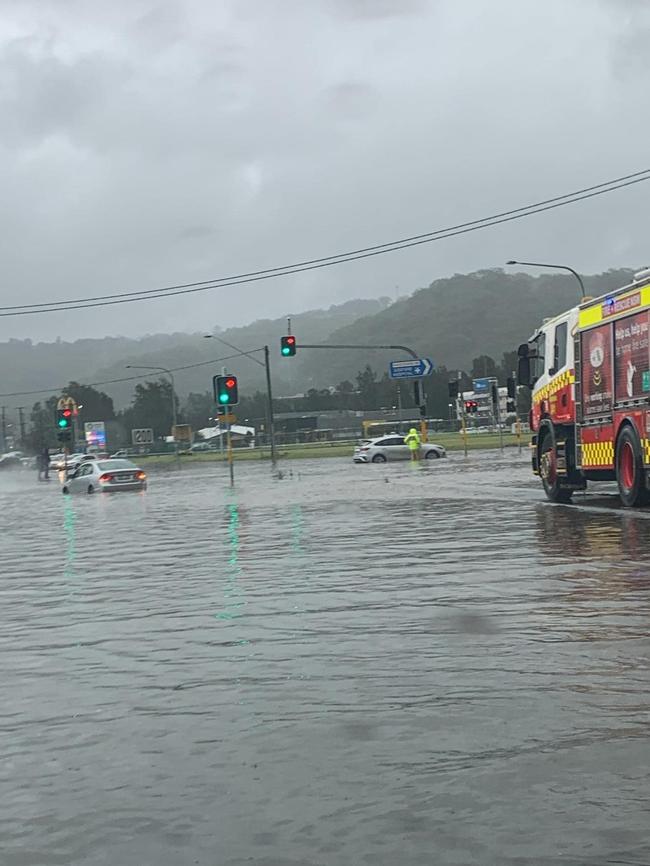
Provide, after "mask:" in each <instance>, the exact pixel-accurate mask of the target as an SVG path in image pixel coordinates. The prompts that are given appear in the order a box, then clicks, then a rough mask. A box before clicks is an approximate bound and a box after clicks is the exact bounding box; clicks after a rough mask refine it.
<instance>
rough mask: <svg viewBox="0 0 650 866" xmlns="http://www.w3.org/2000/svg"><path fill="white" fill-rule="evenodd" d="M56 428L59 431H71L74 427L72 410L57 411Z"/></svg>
mask: <svg viewBox="0 0 650 866" xmlns="http://www.w3.org/2000/svg"><path fill="white" fill-rule="evenodd" d="M56 426H57V429H58V430H69V429H70V428H71V427H72V409H68V408H67V407H66V408H65V409H57V410H56Z"/></svg>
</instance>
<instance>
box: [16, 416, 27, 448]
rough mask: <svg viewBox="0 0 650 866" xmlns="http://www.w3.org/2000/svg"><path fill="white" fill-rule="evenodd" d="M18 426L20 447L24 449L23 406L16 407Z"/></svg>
mask: <svg viewBox="0 0 650 866" xmlns="http://www.w3.org/2000/svg"><path fill="white" fill-rule="evenodd" d="M17 409H18V426H19V427H20V447H21V448H24V446H25V416H24V415H23V411H24V409H25V407H24V406H18V407H17Z"/></svg>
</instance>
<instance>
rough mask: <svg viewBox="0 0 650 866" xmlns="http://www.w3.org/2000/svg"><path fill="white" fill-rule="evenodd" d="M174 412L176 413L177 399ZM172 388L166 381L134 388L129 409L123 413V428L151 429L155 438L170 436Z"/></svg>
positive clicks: (162, 380) (148, 383) (147, 383)
mask: <svg viewBox="0 0 650 866" xmlns="http://www.w3.org/2000/svg"><path fill="white" fill-rule="evenodd" d="M174 399H175V401H176V411H177V412H178V398H177V397H176V396H175V397H174ZM172 417H173V416H172V386H171V382H170V381H169V380H168V379H163V378H161V379H159V380H158V381H157V382H145V384H144V385H140V384H138V385H136V386H135V395H134V397H133V402H132V404H131V406H130V408H129V409H127V410H126V411H125V412H124V413H123V423H124V426H125V428H126V429H127V430H128V429H133V428H137V427H151V428H153V433H154V437H155V438H163V437H164V436H170V435H171V428H172V423H173V422H172Z"/></svg>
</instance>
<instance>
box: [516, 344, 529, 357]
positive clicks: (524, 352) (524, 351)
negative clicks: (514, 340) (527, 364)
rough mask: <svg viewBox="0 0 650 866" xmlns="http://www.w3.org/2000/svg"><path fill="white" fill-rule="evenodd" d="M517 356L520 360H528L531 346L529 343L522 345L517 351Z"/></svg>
mask: <svg viewBox="0 0 650 866" xmlns="http://www.w3.org/2000/svg"><path fill="white" fill-rule="evenodd" d="M517 355H519V357H520V358H527V357H528V356H529V355H530V346H529V345H528V343H522V344H521V346H519V348H518V349H517Z"/></svg>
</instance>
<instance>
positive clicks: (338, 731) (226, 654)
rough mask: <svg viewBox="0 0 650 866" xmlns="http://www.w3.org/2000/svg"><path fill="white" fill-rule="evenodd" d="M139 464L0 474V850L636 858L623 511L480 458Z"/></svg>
mask: <svg viewBox="0 0 650 866" xmlns="http://www.w3.org/2000/svg"><path fill="white" fill-rule="evenodd" d="M375 470H377V471H375ZM150 481H151V483H150V486H149V492H148V494H147V497H146V501H145V500H144V499H143V498H142V497H140V496H133V497H131V496H128V495H123V496H116V497H115V498H113V497H105V498H102V497H78V498H76V497H73V498H68V497H62V496H61V495H60V493H58V491H56V490H55V489H52V490H45V491H44V490H42V489H41V488H42V487H44V486H45V485H41V486H40V487H39V489H37V490H32V489H29V490H21V491H20V492H19V494H17V493H16V492H13V493H12V495H11V498H9V494H8V493H7V492H2V491H0V507H3V515H4V517H5V520H4V526H3V530H4V531H3V555H4V559H5V563H6V566H7V569H6V573H5V574H4V576H3V580H2V581H1V582H0V607H1V609H2V611H3V629H2V630H0V653H1V654H2V656H1V658H0V662H1V663H2V670H3V684H2V693H1V695H0V697H2V700H1V701H0V735H2V736H3V758H4V761H3V763H2V764H1V765H0V834H1V836H2V840H3V845H2V848H3V851H2V857H1V858H0V862H1V863H2V866H19V864H20V866H50V864H55V863H62V864H63V863H64V864H75V866H77V864H80V866H108V864H111V866H113V864H119V866H148V864H152V863H155V864H156V866H194V864H197V863H198V864H214V863H218V864H219V866H243V864H253V866H272V864H273V866H280V864H281V866H306V864H310V866H320V864H327V866H350V864H372V866H395V864H396V863H399V864H401V866H416V864H418V866H420V864H423V866H424V864H427V866H429V864H431V863H436V864H443V866H446V864H456V866H467V864H481V866H485V864H495V866H496V864H499V866H502V864H506V866H508V864H510V866H514V864H530V866H537V864H570V866H585V864H587V863H589V864H590V866H605V864H611V863H614V862H619V863H623V862H625V863H644V862H649V857H648V856H647V855H648V854H649V853H650V852H648V837H647V812H646V810H645V805H644V803H645V798H646V794H647V791H646V787H647V780H646V773H645V769H644V768H645V760H646V757H647V752H648V743H647V719H648V711H649V709H650V695H649V681H648V672H649V671H650V641H649V639H648V634H649V629H650V606H649V599H650V587H649V584H648V579H647V576H646V574H647V571H648V568H647V566H648V556H650V550H649V548H648V545H647V543H646V536H647V532H648V530H649V529H650V522H649V521H648V520H647V519H642V518H640V517H639V518H637V517H635V516H634V515H633V514H632V515H630V514H622V513H621V512H618V511H611V512H606V511H604V510H603V509H600V510H599V509H594V508H592V509H590V508H589V505H588V502H589V501H588V499H587V500H585V502H587V507H580V506H575V507H572V508H567V507H555V506H551V505H548V504H546V503H544V502H543V501H542V500H541V496H540V495H539V490H538V487H537V486H533V485H532V484H531V483H530V475H529V467H528V465H527V462H525V461H523V460H522V461H520V462H519V463H517V459H516V457H515V458H513V457H512V456H511V455H509V454H505V455H504V456H501V455H499V454H498V453H496V454H492V455H485V456H481V455H471V456H470V457H469V458H468V459H467V460H466V461H465V460H461V459H459V460H455V458H454V456H453V455H452V456H451V457H450V458H449V459H448V460H447V461H437V462H436V463H435V464H434V465H432V466H431V467H428V466H427V467H425V469H423V470H418V471H413V469H412V467H410V466H409V465H408V464H407V465H403V466H400V465H396V466H392V465H388V466H387V467H374V466H367V467H366V466H363V467H355V466H352V465H351V464H350V463H349V462H348V461H338V460H329V461H323V462H322V463H318V462H315V463H312V462H305V463H302V464H301V465H300V479H299V481H298V479H297V474H296V477H291V476H290V475H289V474H288V473H287V474H286V475H285V477H284V478H283V480H282V481H274V480H272V479H271V478H270V477H269V473H268V471H267V470H266V468H265V467H261V466H257V465H250V464H246V465H244V464H242V466H241V468H240V466H239V465H238V467H237V486H236V488H235V489H234V490H233V491H230V490H229V489H225V490H224V489H222V488H221V486H220V485H221V483H222V481H223V478H222V472H221V467H219V468H218V470H215V471H214V472H213V473H211V472H210V470H208V469H205V470H191V471H188V472H184V473H181V474H180V475H178V474H174V473H169V474H168V475H165V476H164V477H163V476H159V477H156V476H155V474H152V477H151V479H150ZM52 487H53V486H52ZM280 494H281V495H280ZM3 497H4V498H3ZM646 527H648V529H646ZM72 578H74V584H75V587H76V589H75V597H74V604H72V603H70V597H69V587H70V583H71V581H72Z"/></svg>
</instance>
